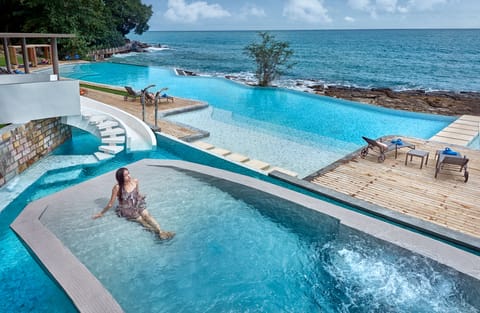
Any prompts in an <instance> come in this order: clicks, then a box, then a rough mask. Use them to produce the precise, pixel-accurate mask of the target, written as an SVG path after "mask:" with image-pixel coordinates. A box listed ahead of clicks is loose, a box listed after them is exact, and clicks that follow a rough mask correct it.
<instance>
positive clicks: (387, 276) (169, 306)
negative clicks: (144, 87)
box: [12, 159, 480, 312]
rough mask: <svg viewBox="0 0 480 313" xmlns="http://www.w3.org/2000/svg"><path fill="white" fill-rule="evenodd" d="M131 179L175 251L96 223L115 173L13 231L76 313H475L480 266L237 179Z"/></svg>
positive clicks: (169, 170) (344, 212)
mask: <svg viewBox="0 0 480 313" xmlns="http://www.w3.org/2000/svg"><path fill="white" fill-rule="evenodd" d="M128 167H129V169H130V172H131V173H132V174H133V175H134V176H135V177H137V178H139V179H140V182H141V188H142V191H143V192H144V193H145V194H147V200H148V203H149V211H150V212H151V213H152V214H153V215H154V216H156V217H157V218H158V219H159V220H160V221H161V224H162V226H163V227H164V228H165V229H171V230H174V231H176V233H177V235H176V237H175V238H174V239H173V240H171V241H169V242H160V241H158V240H156V239H155V235H154V234H151V233H149V232H146V231H143V230H142V228H141V227H139V226H138V225H136V224H135V223H127V222H125V221H124V220H123V219H119V218H116V216H115V214H114V212H113V211H110V212H109V213H108V215H107V216H105V217H104V218H102V219H100V220H92V219H91V218H90V217H91V216H92V215H93V214H94V213H95V212H97V211H98V208H99V207H100V206H102V205H103V204H104V203H105V202H106V201H108V196H109V195H108V193H105V190H104V189H109V188H108V187H105V188H99V186H110V185H111V184H112V181H113V175H114V171H111V172H107V173H105V174H103V175H100V176H98V177H97V178H94V179H91V180H89V181H86V182H84V183H81V184H77V185H74V186H72V187H70V188H67V189H65V190H62V191H60V192H58V193H55V194H53V195H50V196H46V197H44V198H42V199H40V200H37V201H35V202H32V203H31V204H29V205H28V206H27V207H26V208H25V209H24V210H23V211H22V213H21V214H20V215H19V217H18V218H17V219H16V220H15V221H14V223H13V224H12V228H13V229H14V230H15V232H16V233H17V234H18V235H19V236H20V237H21V238H22V240H24V241H25V243H26V244H27V245H28V246H29V248H30V249H31V250H32V251H33V253H35V254H36V256H37V257H38V258H39V260H40V261H41V262H42V264H43V265H44V266H45V267H46V268H47V269H48V271H49V272H50V273H51V274H52V275H53V277H54V278H55V279H56V280H57V281H58V282H59V283H60V285H61V286H62V288H63V289H64V290H65V291H66V293H67V294H68V295H69V297H70V298H71V299H72V301H73V302H74V303H75V306H76V307H77V308H78V309H79V310H80V311H81V312H107V311H108V312H122V311H126V312H151V311H152V310H153V311H156V312H157V311H158V312H161V311H165V312H171V311H178V310H179V309H180V310H185V311H188V312H203V311H205V310H214V311H219V312H223V311H227V310H238V311H248V310H251V309H255V308H257V309H258V307H259V306H261V307H262V308H264V309H267V310H268V311H275V310H282V309H284V310H288V309H289V308H290V309H291V310H296V309H298V308H301V311H302V312H317V311H318V310H322V311H323V310H328V311H332V312H337V311H342V308H350V309H355V310H356V311H358V312H371V309H372V308H374V307H376V308H377V309H378V310H380V311H395V312H413V311H415V312H432V311H435V312H451V311H462V312H475V311H476V310H477V309H478V308H480V303H479V302H478V301H479V299H480V297H478V290H480V288H479V287H480V286H479V283H480V257H479V256H478V255H475V254H472V253H469V252H466V251H464V250H462V249H458V248H456V247H453V246H451V245H448V244H445V243H443V242H441V241H438V240H434V239H431V238H428V237H426V236H424V235H421V234H419V233H416V232H412V231H410V230H407V229H404V228H402V227H398V226H395V225H392V224H388V223H385V222H383V221H380V220H378V219H376V218H372V217H369V216H366V215H365V214H361V213H359V212H355V211H352V210H350V209H345V208H343V207H340V206H338V205H335V204H333V203H329V202H325V201H323V200H320V199H315V198H312V197H309V196H307V195H304V194H301V193H298V192H295V191H293V190H289V189H285V188H283V187H280V186H277V185H273V184H270V183H268V182H265V181H261V180H258V179H254V178H251V177H247V176H243V175H239V174H235V173H232V172H227V171H224V170H220V169H216V168H211V167H206V166H202V165H199V164H194V163H189V162H184V161H174V160H173V161H172V160H157V159H144V160H141V161H138V162H136V163H133V164H130V165H129V166H128ZM72 199H75V201H72ZM139 242H141V243H142V244H139ZM132 277H135V279H132ZM252 282H255V283H254V285H252ZM139 290H140V291H141V293H142V297H140V298H139V297H138V292H139ZM259 291H261V292H259ZM146 308H148V309H146ZM432 308H433V309H432ZM436 308H438V309H436Z"/></svg>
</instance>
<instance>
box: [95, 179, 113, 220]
mask: <svg viewBox="0 0 480 313" xmlns="http://www.w3.org/2000/svg"><path fill="white" fill-rule="evenodd" d="M119 188H120V187H119V186H118V184H116V185H115V186H113V188H112V196H111V197H110V201H108V203H107V206H106V207H105V208H103V210H102V211H101V212H100V213H97V214H95V215H94V216H93V218H99V217H102V216H103V214H105V212H107V211H108V210H109V209H110V208H111V207H112V206H113V204H114V203H115V199H116V198H117V195H118V190H119Z"/></svg>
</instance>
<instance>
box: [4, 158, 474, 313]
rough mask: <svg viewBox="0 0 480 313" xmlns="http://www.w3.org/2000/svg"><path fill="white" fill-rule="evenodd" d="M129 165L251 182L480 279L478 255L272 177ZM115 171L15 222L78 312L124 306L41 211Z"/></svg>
mask: <svg viewBox="0 0 480 313" xmlns="http://www.w3.org/2000/svg"><path fill="white" fill-rule="evenodd" d="M128 167H129V169H130V171H132V172H134V173H136V176H140V177H141V176H142V175H138V173H144V174H145V175H151V172H152V169H153V168H154V167H170V168H178V169H183V170H189V171H194V172H198V173H202V174H205V175H208V176H212V177H216V178H219V179H224V180H227V181H230V182H233V183H237V184H240V185H243V186H246V187H250V188H253V189H255V190H259V191H262V192H265V193H267V194H270V195H273V196H276V197H278V198H281V199H284V200H287V201H291V202H294V203H297V204H299V205H301V206H304V207H306V208H310V209H313V210H315V211H318V212H321V213H324V214H327V215H329V216H332V217H333V218H336V219H338V220H339V221H340V222H341V223H342V224H343V225H345V226H348V227H351V228H354V229H357V230H359V231H362V232H364V233H367V234H369V235H372V236H374V237H376V238H379V239H382V240H385V241H388V242H390V243H393V244H395V245H397V246H400V247H402V248H406V249H408V250H410V251H413V252H415V253H419V254H421V255H424V256H426V257H429V258H431V259H433V260H435V261H437V262H439V263H442V264H445V265H447V266H450V267H452V268H454V269H456V270H457V271H459V272H462V273H464V274H466V275H468V276H471V277H473V278H475V279H478V280H480V256H477V255H474V254H472V253H469V252H467V251H464V250H461V249H458V248H456V247H453V246H451V245H449V244H446V243H444V242H441V241H438V240H435V239H432V238H429V237H426V236H424V235H421V234H418V233H415V232H412V231H410V230H407V229H405V228H402V227H399V226H396V225H392V224H388V223H385V222H384V221H380V220H378V219H375V218H373V217H370V216H367V215H365V214H362V213H359V212H355V211H352V210H349V209H347V208H343V207H340V206H337V205H334V204H332V203H329V202H326V201H323V200H320V199H316V198H313V197H310V196H307V195H304V194H301V193H299V192H296V191H293V190H290V189H287V188H284V187H280V186H277V185H274V184H272V183H268V182H265V181H262V180H259V179H256V178H252V177H249V176H244V175H241V174H236V173H233V172H229V171H225V170H221V169H217V168H213V167H209V166H205V165H200V164H196V163H191V162H186V161H180V160H158V159H143V160H140V161H137V162H134V163H131V164H130V165H128ZM113 173H114V171H110V172H108V173H106V174H103V175H100V176H98V177H96V178H93V179H91V180H89V181H86V182H83V183H81V184H78V185H75V186H73V187H70V188H67V189H65V190H63V191H59V192H57V193H55V194H52V195H50V196H47V197H44V198H42V199H40V200H37V201H34V202H32V203H30V204H29V205H28V206H27V207H26V208H25V209H24V210H23V211H22V212H21V213H20V215H19V216H18V217H17V218H16V219H15V220H14V221H13V223H12V224H11V228H12V229H13V230H14V231H15V233H16V234H17V235H18V236H19V237H20V238H21V240H23V242H24V243H25V244H26V245H27V246H28V247H29V249H30V250H31V251H32V252H33V253H34V254H35V256H36V257H37V259H38V260H39V261H40V262H41V263H42V264H43V266H44V268H46V270H48V272H49V273H50V274H51V275H52V277H53V278H54V279H55V280H56V281H57V282H58V283H59V284H60V286H61V287H62V288H63V290H64V291H65V292H66V294H67V295H68V296H69V297H70V299H71V300H72V301H73V303H74V305H75V306H76V307H77V309H78V310H79V311H80V312H89V313H90V312H92V313H94V312H99V313H100V312H102V313H104V312H112V313H113V312H123V310H122V308H121V307H120V305H119V304H118V303H117V302H116V300H115V299H114V298H113V296H112V295H111V294H110V293H109V291H108V290H107V289H106V288H105V287H104V286H103V285H102V284H101V283H100V281H99V280H98V279H97V278H96V277H95V276H94V275H93V274H92V273H91V272H90V271H89V270H88V269H87V268H86V266H85V265H83V264H82V263H81V262H80V261H79V260H78V259H77V258H76V257H75V256H74V255H73V253H72V252H71V251H70V250H69V249H68V248H67V247H66V246H64V245H63V243H62V242H61V241H60V240H59V239H58V238H57V237H56V236H55V235H54V234H53V233H52V232H51V231H50V230H49V229H48V228H47V227H46V226H44V225H43V224H42V223H41V222H40V218H41V216H42V214H43V212H44V211H45V210H47V209H48V208H49V204H50V203H56V202H58V200H60V199H63V201H64V202H65V198H66V197H65V196H66V195H67V196H68V194H74V196H71V197H67V199H76V198H81V197H92V196H91V195H90V193H91V190H92V189H94V188H96V186H98V182H101V181H102V180H105V179H108V181H111V180H112V177H113V175H114V174H113ZM97 189H98V188H97ZM72 201H73V200H72Z"/></svg>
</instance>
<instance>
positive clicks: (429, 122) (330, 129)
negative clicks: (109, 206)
mask: <svg viewBox="0 0 480 313" xmlns="http://www.w3.org/2000/svg"><path fill="white" fill-rule="evenodd" d="M62 75H64V76H66V77H70V78H75V79H80V80H86V81H91V82H96V83H104V84H110V85H115V86H126V85H131V86H134V87H135V88H136V89H141V88H144V87H145V86H147V85H149V84H155V85H156V88H157V89H160V88H162V87H168V88H169V90H168V93H169V94H172V95H175V96H179V97H184V98H190V99H196V100H201V101H205V102H207V103H209V104H210V105H212V106H213V107H215V108H218V109H222V110H225V111H228V112H232V113H233V114H234V118H236V119H237V120H241V119H248V120H249V123H250V122H255V121H259V123H257V124H256V125H253V126H252V127H269V128H270V129H269V130H270V131H274V132H276V133H277V134H279V135H280V136H281V134H291V131H290V130H294V131H299V132H303V133H306V134H311V137H310V138H315V137H317V138H320V137H323V138H331V139H335V140H339V141H342V142H346V143H354V144H358V145H360V144H363V143H362V139H361V136H369V137H375V138H377V137H380V136H383V135H389V134H395V135H397V134H398V135H403V136H413V137H419V138H429V137H431V136H433V135H434V134H435V133H437V132H438V131H439V130H441V129H442V128H443V127H445V126H446V125H448V124H449V123H450V122H452V121H453V120H454V118H452V117H444V116H433V115H427V114H418V113H410V112H399V111H395V110H388V109H384V108H378V107H374V106H369V105H362V104H358V103H354V102H349V101H344V100H340V99H332V98H328V97H322V96H316V95H310V94H306V93H301V92H296V91H291V90H286V89H278V88H266V89H265V88H254V87H248V86H244V85H240V84H237V83H233V82H230V81H228V80H226V79H221V78H210V77H178V76H175V75H174V74H173V72H172V71H171V70H169V69H164V68H159V67H153V66H149V67H145V66H133V65H125V64H115V63H91V64H79V65H74V66H68V67H62ZM153 90H155V88H153ZM262 122H263V123H262Z"/></svg>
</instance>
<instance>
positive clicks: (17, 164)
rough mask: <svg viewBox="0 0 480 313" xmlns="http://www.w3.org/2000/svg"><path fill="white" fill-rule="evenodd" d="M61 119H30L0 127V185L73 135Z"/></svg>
mask: <svg viewBox="0 0 480 313" xmlns="http://www.w3.org/2000/svg"><path fill="white" fill-rule="evenodd" d="M71 136H72V132H71V129H70V126H68V125H65V124H62V123H60V118H49V119H43V120H36V121H30V122H28V123H26V124H24V125H21V126H15V127H14V126H7V127H4V128H2V129H0V187H1V186H3V185H5V184H6V183H7V182H8V181H10V180H11V179H12V178H13V177H15V176H16V175H18V174H20V173H22V172H23V171H25V170H26V169H27V168H28V167H30V166H31V165H32V164H33V163H35V162H37V161H38V160H40V159H41V158H42V157H44V156H46V155H47V154H48V153H50V152H51V151H52V150H53V149H55V148H56V147H58V146H59V145H60V144H62V143H63V142H65V140H67V139H69V138H71Z"/></svg>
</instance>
